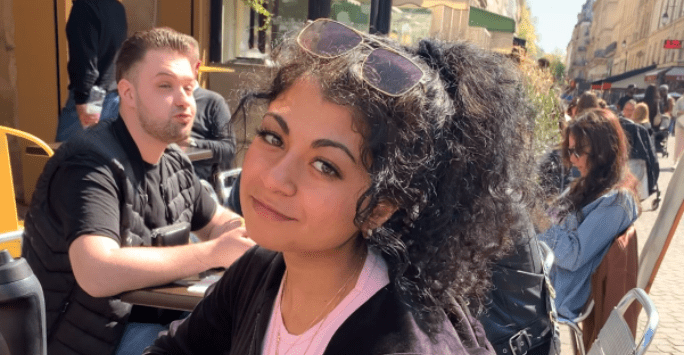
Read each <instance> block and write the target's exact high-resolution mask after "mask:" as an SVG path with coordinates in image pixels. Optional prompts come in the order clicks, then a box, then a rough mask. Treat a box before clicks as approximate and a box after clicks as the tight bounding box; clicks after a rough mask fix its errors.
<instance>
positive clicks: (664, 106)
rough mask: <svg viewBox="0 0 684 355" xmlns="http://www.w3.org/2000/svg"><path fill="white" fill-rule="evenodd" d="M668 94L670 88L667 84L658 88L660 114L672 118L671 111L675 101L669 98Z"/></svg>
mask: <svg viewBox="0 0 684 355" xmlns="http://www.w3.org/2000/svg"><path fill="white" fill-rule="evenodd" d="M669 93H670V87H669V86H668V85H667V84H662V85H660V86H659V87H658V94H659V96H660V102H659V105H660V113H662V114H664V115H667V116H668V117H672V109H673V108H674V104H675V100H674V98H672V97H670V95H669Z"/></svg>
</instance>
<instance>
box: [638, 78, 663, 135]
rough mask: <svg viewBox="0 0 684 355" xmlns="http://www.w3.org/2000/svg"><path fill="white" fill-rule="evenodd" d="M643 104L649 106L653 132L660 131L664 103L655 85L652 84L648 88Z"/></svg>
mask: <svg viewBox="0 0 684 355" xmlns="http://www.w3.org/2000/svg"><path fill="white" fill-rule="evenodd" d="M642 102H643V103H645V104H646V105H647V106H648V122H649V123H650V124H651V129H652V130H653V131H657V130H659V129H660V119H661V118H660V114H661V112H662V111H661V106H662V101H661V98H660V92H659V91H658V88H657V87H656V86H655V85H653V84H651V85H649V86H648V87H646V92H645V93H644V99H643V101H642Z"/></svg>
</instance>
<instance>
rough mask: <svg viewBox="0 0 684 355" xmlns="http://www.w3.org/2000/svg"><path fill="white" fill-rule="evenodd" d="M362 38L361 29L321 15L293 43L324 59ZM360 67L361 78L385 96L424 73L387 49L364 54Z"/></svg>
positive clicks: (347, 49) (402, 90) (399, 91)
mask: <svg viewBox="0 0 684 355" xmlns="http://www.w3.org/2000/svg"><path fill="white" fill-rule="evenodd" d="M363 41H364V36H363V35H362V34H361V32H359V31H357V30H355V29H353V28H351V27H349V26H347V25H345V24H343V23H340V22H337V21H334V20H330V19H324V18H323V19H318V20H316V21H313V22H311V23H309V24H308V25H306V27H304V28H303V29H302V31H301V32H299V35H298V36H297V44H299V46H300V47H302V49H304V50H305V51H307V52H309V53H310V54H312V55H315V56H317V57H320V58H327V59H331V58H336V57H339V56H341V55H343V54H345V53H348V52H350V51H352V50H353V49H355V48H357V47H358V46H360V45H361V44H362V43H363ZM378 43H379V42H378ZM379 44H380V45H382V43H379ZM383 46H384V45H383ZM369 47H370V46H369ZM361 68H362V72H363V75H362V77H363V80H364V81H365V82H366V83H368V84H369V85H370V86H372V87H373V88H375V89H377V90H379V91H381V92H382V93H384V94H386V95H389V96H401V95H402V94H404V93H406V92H407V91H409V90H410V89H411V88H413V87H414V86H416V85H418V83H419V82H420V80H421V79H422V78H423V76H424V75H425V73H423V70H422V69H420V67H419V66H418V65H416V63H414V62H413V61H412V60H411V59H409V58H407V57H405V56H403V55H401V54H399V53H397V52H396V51H394V50H393V49H390V48H375V49H373V50H372V51H371V52H370V53H369V54H368V55H367V56H366V59H365V60H364V61H363V65H362V67H361Z"/></svg>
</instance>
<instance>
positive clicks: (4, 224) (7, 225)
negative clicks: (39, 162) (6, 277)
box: [0, 126, 54, 258]
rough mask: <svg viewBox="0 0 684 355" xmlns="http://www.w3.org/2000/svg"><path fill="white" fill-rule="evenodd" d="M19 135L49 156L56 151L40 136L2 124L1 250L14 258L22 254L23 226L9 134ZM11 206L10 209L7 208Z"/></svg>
mask: <svg viewBox="0 0 684 355" xmlns="http://www.w3.org/2000/svg"><path fill="white" fill-rule="evenodd" d="M8 135H12V136H17V137H20V138H23V139H26V140H29V141H31V142H33V143H35V144H37V145H39V146H40V147H41V148H43V149H44V150H45V151H46V152H47V153H48V156H52V155H53V154H54V152H53V151H52V149H51V148H50V147H49V146H48V145H47V143H45V142H43V141H42V140H41V139H40V138H38V137H36V136H34V135H32V134H29V133H26V132H23V131H20V130H17V129H14V128H9V127H4V126H0V167H1V168H0V206H3V210H5V211H6V212H5V213H2V214H0V250H3V249H8V250H9V251H10V254H11V255H12V257H14V258H18V257H19V256H20V254H21V232H20V231H21V230H23V226H22V225H21V223H20V222H19V217H18V216H17V202H16V199H15V196H14V182H13V180H12V166H11V164H10V154H9V145H8V142H7V136H8ZM7 207H9V211H8V209H7Z"/></svg>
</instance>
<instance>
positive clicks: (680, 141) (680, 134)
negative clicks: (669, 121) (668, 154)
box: [672, 95, 684, 164]
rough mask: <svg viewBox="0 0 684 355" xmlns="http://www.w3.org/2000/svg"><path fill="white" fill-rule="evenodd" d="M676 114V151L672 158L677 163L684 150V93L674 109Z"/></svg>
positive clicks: (674, 119)
mask: <svg viewBox="0 0 684 355" xmlns="http://www.w3.org/2000/svg"><path fill="white" fill-rule="evenodd" d="M672 113H673V115H674V118H673V121H674V123H673V124H674V136H675V151H674V154H672V160H673V162H674V163H675V164H677V162H678V161H679V157H681V156H682V153H683V152H684V95H682V96H681V97H680V98H679V99H677V102H676V103H675V106H674V109H673V110H672Z"/></svg>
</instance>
